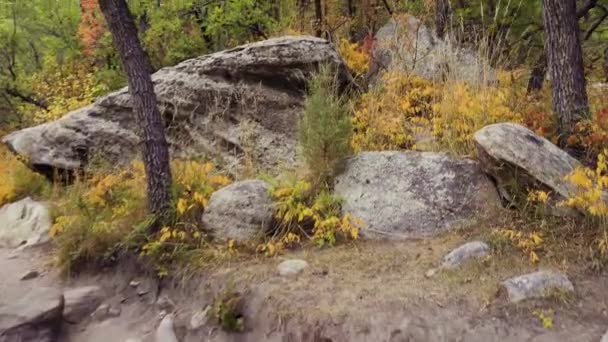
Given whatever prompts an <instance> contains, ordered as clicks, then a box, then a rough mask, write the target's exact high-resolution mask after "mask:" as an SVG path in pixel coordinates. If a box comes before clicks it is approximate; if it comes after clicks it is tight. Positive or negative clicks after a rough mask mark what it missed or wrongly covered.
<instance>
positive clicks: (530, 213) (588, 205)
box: [486, 151, 608, 271]
mask: <svg viewBox="0 0 608 342" xmlns="http://www.w3.org/2000/svg"><path fill="white" fill-rule="evenodd" d="M607 156H608V151H604V152H603V153H601V154H600V155H599V156H598V158H597V161H596V163H595V164H596V166H595V167H592V168H591V167H579V168H577V169H576V170H574V171H573V172H572V173H571V174H569V175H568V176H567V177H566V178H565V179H564V182H569V183H570V184H572V185H573V186H574V187H575V189H576V190H575V192H574V193H573V194H572V195H571V196H569V197H568V198H565V199H562V198H559V197H556V196H555V195H554V194H553V193H551V192H548V191H543V190H534V189H532V190H528V195H527V198H526V200H525V203H523V204H521V205H520V206H519V207H518V210H517V211H516V212H515V213H514V219H512V220H511V221H512V223H511V224H508V225H502V226H500V227H498V228H496V229H494V230H492V231H491V232H490V233H489V234H487V236H486V238H487V240H488V242H489V243H490V245H491V246H492V248H493V249H494V251H495V252H497V253H499V254H504V253H511V252H520V253H522V254H523V255H524V256H525V257H526V258H527V259H528V260H529V262H530V263H532V264H536V263H539V262H540V261H541V260H542V259H545V258H546V259H549V260H552V261H553V262H554V263H557V264H558V265H560V266H561V267H564V268H567V267H568V265H569V264H579V265H584V267H585V268H590V269H592V270H594V271H601V270H604V269H605V268H606V266H608V192H607V190H608V172H607V171H608V162H607V161H606V158H607ZM568 210H570V211H568ZM555 212H560V213H561V214H562V216H556V215H554V213H555ZM564 214H565V216H564Z"/></svg>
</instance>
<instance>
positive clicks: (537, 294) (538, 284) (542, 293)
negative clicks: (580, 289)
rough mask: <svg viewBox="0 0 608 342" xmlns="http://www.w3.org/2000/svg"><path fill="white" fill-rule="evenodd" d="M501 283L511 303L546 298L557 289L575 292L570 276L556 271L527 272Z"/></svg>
mask: <svg viewBox="0 0 608 342" xmlns="http://www.w3.org/2000/svg"><path fill="white" fill-rule="evenodd" d="M501 285H502V287H503V288H504V289H506V292H507V296H508V299H509V302H511V303H517V302H520V301H522V300H525V299H531V298H546V297H547V296H549V295H550V294H551V291H552V290H555V289H557V290H560V291H565V292H574V286H573V285H572V283H571V282H570V280H569V279H568V277H567V276H566V275H564V274H562V273H559V272H554V271H538V272H534V273H529V274H525V275H522V276H519V277H514V278H511V279H508V280H505V281H503V282H502V283H501Z"/></svg>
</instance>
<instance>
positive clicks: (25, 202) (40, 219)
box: [0, 197, 52, 248]
mask: <svg viewBox="0 0 608 342" xmlns="http://www.w3.org/2000/svg"><path fill="white" fill-rule="evenodd" d="M51 224H52V222H51V215H50V214H49V210H48V208H47V207H46V205H44V204H42V203H39V202H36V201H34V200H32V199H31V198H29V197H27V198H24V199H22V200H20V201H18V202H15V203H10V204H7V205H5V206H3V207H2V208H0V247H8V248H15V247H19V246H33V245H37V244H40V243H44V242H47V241H48V240H49V229H50V228H51Z"/></svg>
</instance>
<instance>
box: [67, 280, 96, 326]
mask: <svg viewBox="0 0 608 342" xmlns="http://www.w3.org/2000/svg"><path fill="white" fill-rule="evenodd" d="M64 297H65V310H64V311H63V317H64V318H65V319H66V320H67V321H68V322H71V323H79V322H80V321H82V320H83V319H85V318H87V317H88V316H89V315H90V314H91V313H93V312H94V311H95V309H97V307H99V305H100V304H101V302H102V301H103V299H104V292H103V290H102V289H101V287H99V286H83V287H77V288H73V289H69V290H66V291H65V292H64Z"/></svg>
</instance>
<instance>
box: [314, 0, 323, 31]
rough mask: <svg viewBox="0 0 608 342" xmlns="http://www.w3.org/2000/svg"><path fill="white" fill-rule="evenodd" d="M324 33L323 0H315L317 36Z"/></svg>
mask: <svg viewBox="0 0 608 342" xmlns="http://www.w3.org/2000/svg"><path fill="white" fill-rule="evenodd" d="M321 35H323V6H322V4H321V0H315V36H317V37H321Z"/></svg>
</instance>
